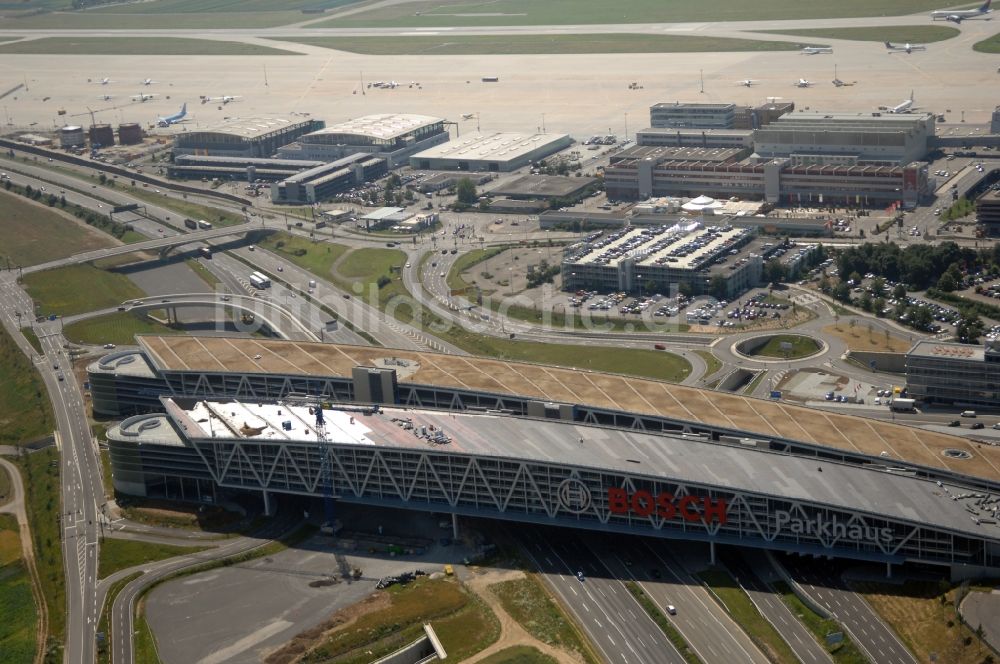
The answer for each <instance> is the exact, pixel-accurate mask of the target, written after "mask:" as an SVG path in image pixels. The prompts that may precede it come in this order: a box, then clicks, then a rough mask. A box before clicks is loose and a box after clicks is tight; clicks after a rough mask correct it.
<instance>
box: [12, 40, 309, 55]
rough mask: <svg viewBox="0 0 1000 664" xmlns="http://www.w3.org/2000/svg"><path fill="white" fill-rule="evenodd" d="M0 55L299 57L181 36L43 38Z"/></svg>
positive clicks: (14, 45)
mask: <svg viewBox="0 0 1000 664" xmlns="http://www.w3.org/2000/svg"><path fill="white" fill-rule="evenodd" d="M0 53H21V54H28V55H43V54H58V55H62V54H65V55H298V54H297V53H293V52H292V51H285V50H283V49H278V48H270V47H268V46H261V45H260V44H250V43H246V42H239V41H217V40H210V39H185V38H180V37H155V38H147V37H44V38H42V39H32V40H29V41H20V42H14V43H9V44H0Z"/></svg>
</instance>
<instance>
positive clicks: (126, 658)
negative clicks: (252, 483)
mask: <svg viewBox="0 0 1000 664" xmlns="http://www.w3.org/2000/svg"><path fill="white" fill-rule="evenodd" d="M295 525H296V522H294V521H293V520H292V519H291V518H289V517H287V516H286V517H277V518H275V519H273V520H272V521H271V523H269V524H268V525H267V526H265V527H264V528H263V529H262V530H261V531H260V532H259V533H257V534H255V535H254V536H251V537H242V538H240V539H238V540H233V541H232V542H231V543H229V544H225V545H223V546H219V547H217V548H214V549H209V550H207V551H202V552H200V553H195V554H191V555H189V556H180V557H176V558H170V559H168V560H164V561H160V562H158V563H152V564H150V565H147V566H145V567H144V571H145V573H144V574H143V575H142V576H140V577H138V578H137V579H135V580H133V581H131V582H129V583H128V585H126V586H125V587H124V588H122V590H121V591H120V592H119V593H118V594H117V595H116V596H115V598H114V600H113V602H112V604H111V615H110V618H109V628H110V631H111V634H110V635H109V643H110V648H111V656H112V658H113V661H114V664H133V662H134V661H135V649H134V643H133V638H132V637H133V635H134V632H135V625H134V618H135V604H136V600H137V599H138V598H139V596H140V595H142V593H143V592H145V590H146V588H148V587H149V586H150V585H152V584H153V583H155V582H157V581H159V580H160V579H163V578H164V577H166V576H168V575H170V574H172V573H174V572H177V571H179V570H182V569H185V568H187V567H192V566H195V565H201V564H203V563H206V562H210V561H213V560H219V559H221V558H225V557H228V556H232V555H235V554H238V553H243V552H245V551H250V550H252V549H255V548H257V547H260V546H263V545H265V544H267V543H269V542H271V541H273V540H274V539H276V538H278V537H280V536H282V535H283V534H284V533H287V532H289V531H290V530H291V529H292V528H293V527H294V526H295ZM68 661H70V662H72V661H84V660H68ZM85 661H91V660H89V659H88V660H85Z"/></svg>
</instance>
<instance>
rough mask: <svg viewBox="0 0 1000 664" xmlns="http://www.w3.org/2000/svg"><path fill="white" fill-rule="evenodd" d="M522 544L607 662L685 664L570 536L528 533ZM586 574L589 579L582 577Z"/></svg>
mask: <svg viewBox="0 0 1000 664" xmlns="http://www.w3.org/2000/svg"><path fill="white" fill-rule="evenodd" d="M518 540H519V541H521V542H522V545H523V548H524V550H525V551H526V552H527V554H528V555H529V556H530V557H531V559H532V560H533V561H534V563H535V566H536V567H537V569H538V570H539V571H540V572H541V573H542V575H543V576H544V578H545V580H546V581H547V582H548V584H549V587H550V589H551V590H552V591H553V592H555V593H556V595H557V596H558V597H559V599H560V600H561V603H562V605H563V607H564V608H566V609H567V610H569V611H571V612H572V613H573V615H574V616H575V618H576V621H577V624H579V625H580V626H581V627H582V628H583V630H584V631H585V632H586V633H587V636H588V637H589V638H590V641H591V643H593V644H594V645H595V646H596V647H597V649H598V650H599V651H600V652H601V654H602V655H603V656H604V660H605V661H606V662H614V663H618V662H621V663H622V664H684V658H683V657H682V656H681V654H680V653H679V652H678V651H677V649H676V648H674V646H673V644H672V643H670V641H669V640H667V638H666V636H665V635H664V634H663V632H662V631H661V630H660V628H659V627H658V626H657V625H656V623H654V622H653V620H652V619H651V618H650V617H649V616H648V615H647V614H646V612H645V610H644V609H643V608H642V606H640V605H639V603H638V602H637V601H636V600H635V598H634V597H632V594H631V593H630V592H629V590H628V588H626V587H625V584H624V582H622V581H621V580H620V579H618V578H616V577H615V576H614V575H613V574H612V573H611V572H610V571H609V570H608V569H607V568H606V567H605V566H604V564H603V563H602V562H601V561H600V560H599V559H598V558H597V557H595V556H593V555H590V554H589V552H588V551H587V549H586V547H585V546H583V545H582V544H581V542H580V541H579V540H578V539H577V538H576V536H575V535H574V534H572V533H569V532H567V531H556V530H555V529H534V528H532V529H528V528H525V529H522V530H519V531H518ZM578 571H582V572H583V573H584V580H583V581H581V580H580V579H578V578H577V576H576V573H577V572H578Z"/></svg>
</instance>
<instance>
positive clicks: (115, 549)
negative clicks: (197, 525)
mask: <svg viewBox="0 0 1000 664" xmlns="http://www.w3.org/2000/svg"><path fill="white" fill-rule="evenodd" d="M204 550H205V547H203V546H170V545H168V544H159V543H153V542H139V541H135V540H124V539H117V538H111V537H107V538H105V539H104V542H103V543H102V544H101V554H100V559H99V560H98V567H97V570H98V572H97V578H99V579H103V578H104V577H106V576H111V575H112V574H114V573H115V572H117V571H118V570H122V569H125V568H127V567H134V566H136V565H143V564H145V563H153V562H156V561H158V560H164V559H166V558H173V557H174V556H186V555H188V554H190V553H198V552H199V551H204Z"/></svg>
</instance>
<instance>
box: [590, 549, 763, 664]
mask: <svg viewBox="0 0 1000 664" xmlns="http://www.w3.org/2000/svg"><path fill="white" fill-rule="evenodd" d="M628 542H629V544H630V545H631V546H629V547H622V546H621V545H620V543H621V539H620V538H619V539H618V540H611V539H604V540H603V541H600V542H599V543H598V540H596V539H590V540H588V544H589V545H590V546H591V547H592V549H594V550H596V551H597V555H598V556H600V557H602V559H603V558H607V557H612V558H613V559H617V560H618V561H619V566H618V567H617V568H616V569H614V570H613V571H614V572H615V574H617V575H619V576H621V575H627V576H630V577H632V578H634V579H635V580H636V581H637V582H638V583H639V584H640V585H641V586H642V589H643V590H645V591H646V594H647V595H649V596H650V597H651V598H652V599H653V601H654V602H656V603H657V605H658V606H659V607H660V608H661V610H662V609H664V608H666V606H667V605H673V606H675V607H677V615H674V616H670V620H671V622H673V623H674V626H675V627H676V628H677V630H678V631H679V632H680V633H681V635H682V636H683V637H684V640H685V641H686V642H687V644H688V645H689V646H690V647H691V649H692V650H694V651H695V653H696V654H697V655H698V657H700V658H701V660H702V661H703V662H745V663H747V664H769V661H768V659H767V657H766V656H765V655H764V653H762V652H761V651H760V649H759V648H758V647H757V646H756V645H754V643H753V641H751V640H750V637H749V636H747V634H746V633H745V632H744V631H743V629H742V628H741V627H740V626H739V625H737V624H736V623H735V622H734V621H733V619H732V618H731V617H730V616H729V614H728V613H727V612H726V610H725V609H723V608H722V606H720V604H719V603H718V602H717V601H716V600H715V598H714V597H713V596H712V594H711V593H710V592H709V591H708V589H707V588H706V587H705V586H704V585H702V583H701V581H700V580H699V579H697V578H695V577H694V576H693V575H692V574H691V573H690V572H688V570H687V569H686V568H685V567H684V565H683V564H682V563H681V562H680V561H679V560H678V559H677V558H676V557H675V556H674V555H673V554H672V553H671V552H670V549H671V548H673V547H672V546H671V545H672V543H671V542H669V541H668V540H662V541H655V540H651V539H649V538H642V539H640V538H635V539H631V538H630V539H629V540H628ZM623 548H625V549H632V550H631V551H629V552H628V553H623V551H622V549H623ZM689 548H691V547H689ZM697 551H698V555H700V556H702V557H704V556H705V555H706V554H707V548H706V547H704V546H698V547H697ZM625 559H627V560H629V561H633V560H636V561H642V562H641V563H636V564H632V565H627V564H625V562H624V560H625Z"/></svg>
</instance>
